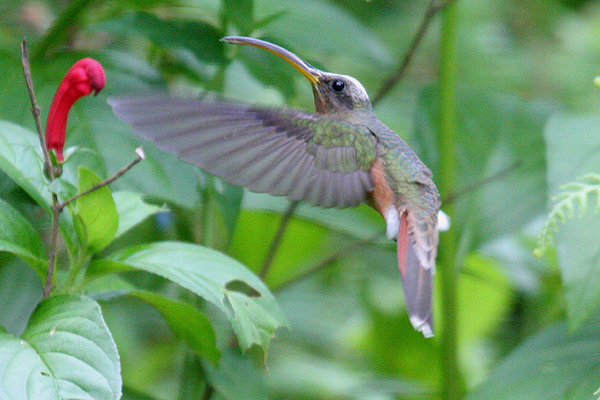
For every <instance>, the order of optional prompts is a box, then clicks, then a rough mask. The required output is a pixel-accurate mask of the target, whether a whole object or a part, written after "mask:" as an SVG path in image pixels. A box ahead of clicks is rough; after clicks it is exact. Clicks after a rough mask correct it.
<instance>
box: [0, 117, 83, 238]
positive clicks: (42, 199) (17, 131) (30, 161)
mask: <svg viewBox="0 0 600 400" xmlns="http://www.w3.org/2000/svg"><path fill="white" fill-rule="evenodd" d="M0 169H2V170H3V171H4V172H5V173H6V174H7V175H8V176H9V177H10V178H11V179H12V180H13V181H15V183H16V184H17V185H19V186H20V187H21V188H22V189H23V190H24V191H25V192H26V193H27V194H28V195H29V196H30V197H31V198H32V199H33V200H34V201H35V202H36V203H37V204H39V205H40V206H41V207H43V208H44V209H45V210H46V211H48V212H50V207H51V204H52V195H51V192H50V187H49V182H48V179H47V178H46V176H45V175H44V163H43V156H42V152H41V148H40V142H39V139H38V136H37V134H35V133H33V132H31V131H29V130H27V129H24V128H22V127H20V126H18V125H15V124H12V123H10V122H6V121H0ZM62 179H65V180H73V181H74V180H75V179H74V169H73V167H72V166H69V165H65V166H64V168H63V176H62ZM60 228H61V230H62V232H63V233H64V234H65V239H66V241H67V244H68V245H69V246H70V247H71V246H72V243H73V242H74V241H75V229H74V227H73V223H72V221H71V217H70V215H69V214H68V213H63V215H62V216H61V219H60Z"/></svg>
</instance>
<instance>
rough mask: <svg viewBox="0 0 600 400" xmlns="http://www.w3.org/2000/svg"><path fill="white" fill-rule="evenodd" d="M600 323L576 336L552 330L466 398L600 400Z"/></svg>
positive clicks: (513, 356) (518, 352) (592, 323)
mask: <svg viewBox="0 0 600 400" xmlns="http://www.w3.org/2000/svg"><path fill="white" fill-rule="evenodd" d="M599 347H600V319H599V318H598V317H595V318H593V319H592V320H590V322H589V323H587V324H586V325H585V326H582V327H581V329H580V330H578V331H577V332H576V333H572V334H570V333H569V329H568V327H567V324H566V323H564V322H561V323H558V324H556V325H554V326H550V327H548V328H546V329H544V330H543V331H541V332H540V333H538V334H536V335H534V336H533V337H531V338H530V339H529V340H527V341H525V343H523V344H522V345H521V346H520V347H518V348H517V349H516V350H515V351H513V352H512V353H511V354H510V355H509V356H508V357H507V358H506V359H505V360H503V361H502V362H501V363H500V364H499V365H498V367H497V368H496V369H495V370H494V372H492V374H491V375H490V377H489V378H488V379H487V380H486V381H484V382H483V383H482V384H481V385H480V386H479V387H477V388H475V390H474V391H473V392H472V393H471V394H470V395H469V396H467V398H466V400H484V399H485V400H582V399H589V400H595V399H597V396H594V395H593V393H594V391H596V389H598V382H600V358H598V348H599Z"/></svg>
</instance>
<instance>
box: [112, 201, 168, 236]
mask: <svg viewBox="0 0 600 400" xmlns="http://www.w3.org/2000/svg"><path fill="white" fill-rule="evenodd" d="M112 196H113V199H114V201H115V205H116V207H117V213H118V214H119V228H118V229H117V232H116V234H115V237H119V236H121V235H122V234H124V233H125V232H127V231H128V230H129V229H131V228H133V227H134V226H136V225H137V224H139V223H140V222H142V221H143V220H145V219H146V218H148V217H149V216H151V215H154V214H156V213H159V212H162V211H166V208H165V207H158V206H155V205H152V204H149V203H146V202H145V201H144V200H142V196H141V195H140V194H138V193H134V192H114V193H113V194H112Z"/></svg>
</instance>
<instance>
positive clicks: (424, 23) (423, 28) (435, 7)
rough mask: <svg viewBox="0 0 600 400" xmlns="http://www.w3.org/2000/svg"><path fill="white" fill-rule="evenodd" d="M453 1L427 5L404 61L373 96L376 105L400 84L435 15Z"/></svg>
mask: <svg viewBox="0 0 600 400" xmlns="http://www.w3.org/2000/svg"><path fill="white" fill-rule="evenodd" d="M451 1H453V0H446V1H444V2H440V1H439V0H431V2H430V3H429V6H428V7H427V10H426V11H425V15H424V16H423V19H422V20H421V25H420V26H419V29H418V30H417V33H415V36H414V37H413V40H412V42H411V44H410V47H409V48H408V50H407V52H406V54H405V55H404V58H403V59H402V62H401V63H400V65H399V66H398V69H396V70H395V71H394V72H393V73H392V74H391V75H390V76H389V77H388V78H387V79H386V80H385V81H384V83H383V86H382V87H381V89H379V92H378V93H377V94H376V95H375V97H374V98H373V101H372V103H373V105H376V104H377V103H379V102H380V101H381V100H382V99H383V98H384V97H385V96H387V95H388V94H389V92H390V91H391V90H392V89H393V88H395V87H396V85H398V83H399V82H400V80H401V79H402V78H403V77H404V75H405V74H406V70H407V69H408V66H409V65H410V62H411V61H412V59H413V57H414V55H415V53H416V52H417V48H418V47H419V45H420V44H421V42H422V41H423V38H424V37H425V33H426V32H427V29H428V28H429V26H430V25H431V22H432V21H433V17H435V16H436V15H437V13H438V12H440V11H441V10H442V9H443V8H444V7H446V6H447V5H448V4H449V3H450V2H451Z"/></svg>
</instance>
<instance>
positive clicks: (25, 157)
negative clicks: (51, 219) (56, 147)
mask: <svg viewBox="0 0 600 400" xmlns="http://www.w3.org/2000/svg"><path fill="white" fill-rule="evenodd" d="M42 160H43V156H42V152H41V149H40V140H39V138H38V136H37V135H36V134H35V133H33V132H31V131H29V130H27V129H24V128H22V127H20V126H18V125H15V124H12V123H10V122H6V121H0V168H1V169H2V170H3V171H4V172H5V173H6V174H7V175H8V176H10V177H11V179H13V180H14V181H15V182H16V183H17V185H19V186H20V187H22V188H23V190H25V191H26V192H27V194H28V195H29V196H31V198H33V199H34V200H35V201H36V202H37V203H38V204H39V205H40V206H42V207H44V208H46V210H50V204H51V195H50V191H49V190H48V180H47V179H46V177H45V176H44V163H43V161H42Z"/></svg>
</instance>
